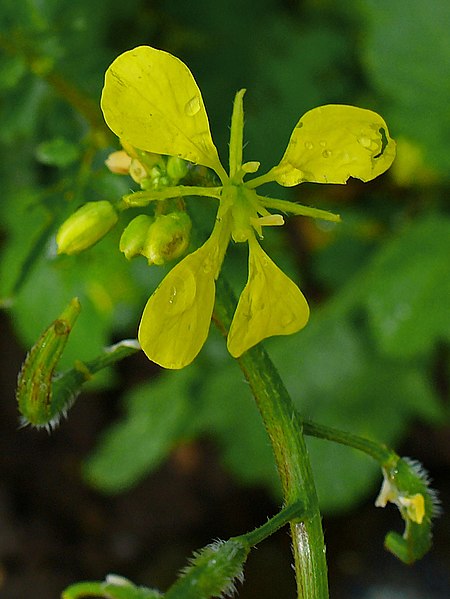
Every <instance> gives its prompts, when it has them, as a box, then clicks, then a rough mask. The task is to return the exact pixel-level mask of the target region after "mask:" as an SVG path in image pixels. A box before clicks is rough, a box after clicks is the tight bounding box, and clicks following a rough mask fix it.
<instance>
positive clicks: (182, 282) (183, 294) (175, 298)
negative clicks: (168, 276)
mask: <svg viewBox="0 0 450 599" xmlns="http://www.w3.org/2000/svg"><path fill="white" fill-rule="evenodd" d="M166 293H167V303H168V306H167V310H168V312H169V313H170V314H171V315H172V316H173V315H175V314H181V313H182V312H184V311H185V310H187V309H189V308H190V307H191V306H192V304H193V303H194V301H195V296H196V293H197V284H196V281H195V277H194V274H193V273H192V271H191V270H187V269H186V270H184V271H183V278H182V277H181V276H177V277H175V278H174V281H173V283H172V285H171V287H170V289H169V290H167V291H166Z"/></svg>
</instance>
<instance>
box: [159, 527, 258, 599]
mask: <svg viewBox="0 0 450 599" xmlns="http://www.w3.org/2000/svg"><path fill="white" fill-rule="evenodd" d="M249 550H250V545H248V544H247V543H245V542H244V541H243V540H242V539H238V538H234V539H230V540H228V541H226V542H225V541H216V542H215V543H212V544H211V545H208V546H207V547H205V548H204V549H202V550H201V551H200V552H199V553H197V554H196V555H194V558H193V559H192V562H191V564H190V565H189V566H188V567H187V568H186V569H185V570H184V571H183V572H182V575H181V577H180V578H179V579H178V580H177V582H176V583H175V584H174V585H173V586H171V587H170V589H169V590H168V591H167V593H166V594H165V595H164V597H165V599H209V598H210V597H226V596H229V595H232V594H233V593H234V591H235V584H236V581H239V582H242V579H243V567H244V563H245V560H246V559H247V555H248V553H249Z"/></svg>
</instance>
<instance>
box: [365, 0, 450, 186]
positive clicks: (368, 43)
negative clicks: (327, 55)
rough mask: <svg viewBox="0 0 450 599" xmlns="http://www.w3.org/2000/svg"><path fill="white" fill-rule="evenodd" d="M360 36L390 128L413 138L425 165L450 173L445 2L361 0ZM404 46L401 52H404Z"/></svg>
mask: <svg viewBox="0 0 450 599" xmlns="http://www.w3.org/2000/svg"><path fill="white" fill-rule="evenodd" d="M358 6H359V7H362V8H363V12H362V15H363V16H364V17H366V21H367V27H366V28H365V29H364V35H363V36H362V37H361V40H362V42H363V60H364V61H365V64H366V68H367V72H368V75H369V77H371V78H372V81H373V82H374V84H375V85H376V87H377V89H378V90H379V92H380V96H382V97H384V98H385V99H386V100H385V106H386V109H385V110H384V111H383V112H384V115H385V117H386V119H387V121H388V123H389V124H390V127H391V129H392V130H393V131H395V135H396V136H397V135H400V134H402V135H404V136H405V137H407V138H408V139H410V140H413V141H415V142H418V143H419V144H420V145H421V146H422V147H423V148H424V150H425V153H426V157H427V159H428V162H429V164H431V165H432V166H435V167H436V168H438V169H439V170H440V171H441V173H442V174H443V175H444V176H446V177H447V178H448V173H449V172H450V152H449V142H448V139H449V130H450V114H449V111H448V98H449V96H450V79H449V77H448V73H449V71H450V38H449V35H448V23H449V22H450V3H449V2H448V1H447V0H430V1H428V2H423V1H422V0H397V1H396V2H392V1H391V0H362V1H361V2H358ZM406 49H407V51H406Z"/></svg>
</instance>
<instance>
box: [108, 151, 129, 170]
mask: <svg viewBox="0 0 450 599" xmlns="http://www.w3.org/2000/svg"><path fill="white" fill-rule="evenodd" d="M105 164H106V166H107V167H108V168H109V170H110V171H111V172H112V173H115V174H116V175H128V172H129V170H130V166H131V156H128V154H127V153H126V152H124V151H123V150H119V151H117V152H113V153H112V154H110V155H109V156H108V158H107V159H106V160H105Z"/></svg>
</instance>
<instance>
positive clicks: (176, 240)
mask: <svg viewBox="0 0 450 599" xmlns="http://www.w3.org/2000/svg"><path fill="white" fill-rule="evenodd" d="M191 226H192V223H191V219H190V218H189V215H188V214H187V213H186V212H172V213H170V214H162V215H160V216H157V217H156V219H155V222H154V223H153V224H152V225H150V228H149V229H148V233H147V239H146V241H145V244H144V247H143V248H142V254H143V255H144V256H145V257H146V258H147V260H148V263H149V264H158V265H161V264H164V263H165V262H168V261H169V260H174V259H175V258H178V257H179V256H181V255H182V254H183V252H184V251H185V250H186V249H187V247H188V245H189V234H190V231H191Z"/></svg>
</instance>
